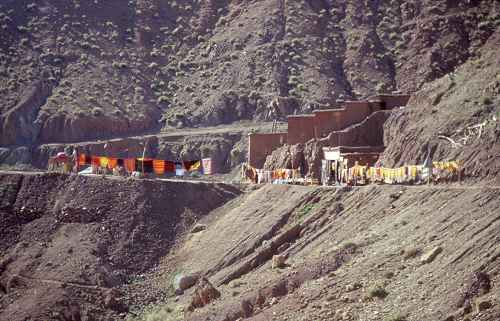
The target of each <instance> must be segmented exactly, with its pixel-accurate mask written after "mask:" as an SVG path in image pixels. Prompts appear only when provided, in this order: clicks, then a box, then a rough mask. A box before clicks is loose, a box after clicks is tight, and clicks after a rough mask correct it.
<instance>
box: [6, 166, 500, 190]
mask: <svg viewBox="0 0 500 321" xmlns="http://www.w3.org/2000/svg"><path fill="white" fill-rule="evenodd" d="M47 173H49V172H47V171H36V172H35V171H33V172H28V171H26V172H23V171H7V170H0V174H11V175H13V174H21V175H43V174H47ZM84 176H90V177H102V175H96V174H85V175H84ZM105 177H106V179H114V180H124V179H128V178H127V177H120V176H113V175H106V176H105ZM146 180H148V179H146ZM153 180H158V181H163V182H184V183H193V184H228V185H238V186H240V185H252V184H250V183H244V182H242V183H237V184H235V183H231V182H226V181H217V180H194V179H182V178H155V179H153ZM262 185H267V184H262ZM284 185H288V184H284ZM373 186H380V185H376V184H372V185H364V186H351V187H350V188H353V189H359V188H366V187H373ZM382 186H400V187H401V188H405V189H408V188H409V189H446V190H450V189H451V190H463V189H466V190H478V189H490V190H492V189H493V190H500V186H498V185H465V184H461V185H460V184H452V185H447V184H443V185H397V184H396V185H382ZM305 187H310V188H324V189H339V188H345V186H322V185H305Z"/></svg>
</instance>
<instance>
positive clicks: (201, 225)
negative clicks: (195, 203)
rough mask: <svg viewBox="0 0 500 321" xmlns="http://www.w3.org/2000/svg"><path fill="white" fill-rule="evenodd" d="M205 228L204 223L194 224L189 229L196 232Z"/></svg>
mask: <svg viewBox="0 0 500 321" xmlns="http://www.w3.org/2000/svg"><path fill="white" fill-rule="evenodd" d="M206 229H207V226H206V225H205V224H196V225H195V226H194V227H193V229H192V230H191V233H193V234H194V233H198V232H201V231H204V230H206Z"/></svg>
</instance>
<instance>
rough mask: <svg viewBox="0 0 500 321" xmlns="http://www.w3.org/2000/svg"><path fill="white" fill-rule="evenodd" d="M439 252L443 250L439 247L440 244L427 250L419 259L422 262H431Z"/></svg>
mask: <svg viewBox="0 0 500 321" xmlns="http://www.w3.org/2000/svg"><path fill="white" fill-rule="evenodd" d="M441 252H443V248H441V247H440V246H436V247H435V248H433V249H432V250H430V251H429V252H427V253H425V254H424V255H422V258H421V259H420V260H421V262H422V263H424V264H427V263H431V262H432V261H434V259H435V258H436V257H437V256H438V255H439V253H441Z"/></svg>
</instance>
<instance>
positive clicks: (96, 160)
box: [91, 156, 101, 167]
mask: <svg viewBox="0 0 500 321" xmlns="http://www.w3.org/2000/svg"><path fill="white" fill-rule="evenodd" d="M91 164H92V166H95V167H99V166H101V162H100V159H99V157H97V156H92V158H91Z"/></svg>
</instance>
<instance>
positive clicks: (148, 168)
mask: <svg viewBox="0 0 500 321" xmlns="http://www.w3.org/2000/svg"><path fill="white" fill-rule="evenodd" d="M136 169H137V171H138V172H144V173H148V174H150V173H153V160H152V159H150V158H138V159H137V162H136Z"/></svg>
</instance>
